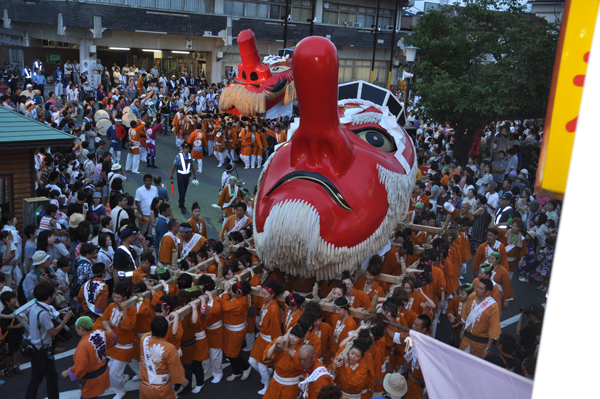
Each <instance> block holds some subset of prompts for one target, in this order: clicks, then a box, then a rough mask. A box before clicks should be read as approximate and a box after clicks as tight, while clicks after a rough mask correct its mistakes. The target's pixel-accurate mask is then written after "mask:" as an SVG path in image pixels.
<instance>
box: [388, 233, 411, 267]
mask: <svg viewBox="0 0 600 399" xmlns="http://www.w3.org/2000/svg"><path fill="white" fill-rule="evenodd" d="M405 243H406V244H405ZM394 244H395V246H393V247H392V249H390V250H389V251H388V252H387V253H386V254H385V257H384V260H383V266H382V267H381V273H383V274H391V275H393V276H400V275H402V267H401V260H402V258H405V257H407V256H409V255H413V250H412V248H413V246H412V243H411V242H410V241H409V239H408V237H407V236H406V234H404V233H403V232H402V231H397V232H396V233H395V234H394ZM405 259H406V258H405Z"/></svg>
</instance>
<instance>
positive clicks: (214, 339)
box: [204, 296, 223, 349]
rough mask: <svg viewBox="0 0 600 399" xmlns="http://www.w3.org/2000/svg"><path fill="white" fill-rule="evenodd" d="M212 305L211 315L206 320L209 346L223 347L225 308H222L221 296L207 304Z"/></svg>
mask: <svg viewBox="0 0 600 399" xmlns="http://www.w3.org/2000/svg"><path fill="white" fill-rule="evenodd" d="M207 306H208V307H210V315H209V316H208V317H207V318H206V319H205V320H204V325H205V331H206V338H207V339H208V347H209V348H213V349H221V348H222V347H223V310H222V309H221V298H219V297H218V296H217V297H214V298H213V300H212V302H209V303H208V304H207Z"/></svg>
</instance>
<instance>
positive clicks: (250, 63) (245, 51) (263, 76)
mask: <svg viewBox="0 0 600 399" xmlns="http://www.w3.org/2000/svg"><path fill="white" fill-rule="evenodd" d="M237 42H238V46H239V48H240V56H241V57H242V63H241V64H240V65H239V66H238V69H239V75H238V76H240V77H241V78H242V79H243V80H245V81H248V82H250V83H260V82H262V81H264V80H267V79H269V78H270V77H271V70H270V69H269V67H268V66H266V65H265V64H263V63H262V61H261V59H260V54H259V53H258V46H257V45H256V38H255V37H254V32H252V31H251V30H250V29H246V30H243V31H241V32H240V34H239V35H238V37H237Z"/></svg>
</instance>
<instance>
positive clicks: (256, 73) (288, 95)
mask: <svg viewBox="0 0 600 399" xmlns="http://www.w3.org/2000/svg"><path fill="white" fill-rule="evenodd" d="M237 42H238V46H239V48H240V56H241V57H242V62H241V64H239V65H238V75H237V76H236V77H235V79H234V80H233V82H231V83H230V84H229V85H228V86H227V87H226V88H225V89H224V90H223V93H222V95H221V102H220V104H221V108H222V109H223V110H227V112H229V113H233V114H240V113H241V114H243V115H260V114H263V113H265V112H266V111H267V110H268V109H271V108H272V107H273V106H274V105H275V104H277V103H279V102H281V101H282V100H283V101H284V104H285V105H287V104H289V103H290V102H292V101H293V100H294V98H295V91H294V87H293V78H292V65H291V61H290V60H289V59H288V58H284V57H278V56H269V57H267V58H265V60H264V62H263V61H261V59H260V55H259V53H258V47H257V45H256V38H255V37H254V33H253V32H252V31H251V30H249V29H247V30H244V31H241V32H240V34H239V35H238V37H237Z"/></svg>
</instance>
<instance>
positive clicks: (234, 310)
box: [221, 281, 252, 381]
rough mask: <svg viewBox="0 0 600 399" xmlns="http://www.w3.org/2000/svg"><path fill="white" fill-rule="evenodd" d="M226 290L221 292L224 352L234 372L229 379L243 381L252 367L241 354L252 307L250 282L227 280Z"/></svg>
mask: <svg viewBox="0 0 600 399" xmlns="http://www.w3.org/2000/svg"><path fill="white" fill-rule="evenodd" d="M224 290H225V292H224V293H223V294H221V308H222V309H223V324H224V326H225V329H224V330H223V352H225V356H227V358H228V359H229V362H230V364H231V371H232V374H231V375H230V376H229V377H227V381H233V380H235V379H236V378H238V377H242V381H244V380H246V379H247V378H248V377H249V376H250V371H252V367H250V364H248V361H247V360H246V359H244V358H243V357H241V356H240V351H241V350H242V345H243V343H244V338H246V327H247V322H246V320H247V318H248V309H250V298H249V297H248V294H249V293H250V283H249V282H247V281H242V282H240V281H237V282H236V283H234V285H233V286H232V285H231V283H230V282H226V283H225V286H224Z"/></svg>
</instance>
